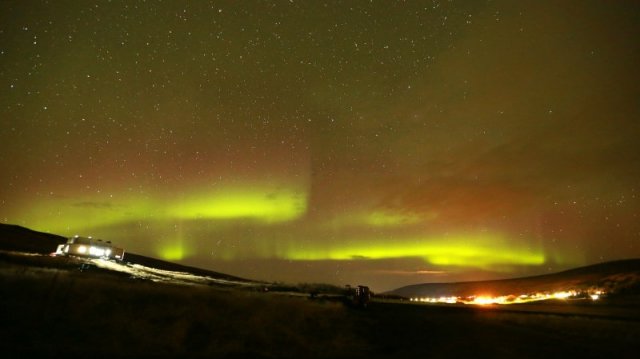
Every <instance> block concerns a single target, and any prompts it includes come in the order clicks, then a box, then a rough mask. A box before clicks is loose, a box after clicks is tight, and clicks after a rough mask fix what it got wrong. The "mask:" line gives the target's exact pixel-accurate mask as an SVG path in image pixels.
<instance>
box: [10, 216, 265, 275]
mask: <svg viewBox="0 0 640 359" xmlns="http://www.w3.org/2000/svg"><path fill="white" fill-rule="evenodd" d="M66 242H67V238H66V237H63V236H59V235H56V234H50V233H43V232H38V231H34V230H32V229H29V228H25V227H22V226H18V225H14V224H2V223H0V250H6V251H18V252H30V253H38V254H49V253H52V252H55V250H56V247H57V246H58V244H62V243H66ZM125 251H126V248H125ZM125 261H127V262H131V263H135V264H140V265H144V266H148V267H153V268H157V269H163V270H170V271H176V272H187V273H191V274H195V275H201V276H210V277H213V278H218V279H225V280H234V281H246V282H255V281H252V280H248V279H245V278H240V277H236V276H232V275H229V274H224V273H218V272H214V271H210V270H207V269H202V268H197V267H190V266H186V265H182V264H177V263H172V262H167V261H163V260H160V259H156V258H152V257H146V256H143V255H139V254H135V253H131V252H126V254H125Z"/></svg>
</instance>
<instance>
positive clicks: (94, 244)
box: [56, 235, 124, 260]
mask: <svg viewBox="0 0 640 359" xmlns="http://www.w3.org/2000/svg"><path fill="white" fill-rule="evenodd" d="M56 254H58V255H74V256H82V257H93V258H105V259H117V260H123V259H124V249H122V248H119V247H114V246H113V245H112V244H111V241H103V240H102V239H94V238H91V237H80V236H77V235H76V236H74V237H71V238H69V239H68V240H67V243H65V244H59V245H58V248H57V249H56Z"/></svg>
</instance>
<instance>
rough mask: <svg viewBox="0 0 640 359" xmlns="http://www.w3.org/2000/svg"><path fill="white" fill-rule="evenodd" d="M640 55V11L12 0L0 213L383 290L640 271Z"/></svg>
mask: <svg viewBox="0 0 640 359" xmlns="http://www.w3.org/2000/svg"><path fill="white" fill-rule="evenodd" d="M638 39H640V4H639V3H638V2H637V1H627V2H625V1H548V2H543V1H530V2H528V1H511V0H507V1H409V2H391V1H371V2H369V1H343V2H331V1H329V2H325V1H276V2H258V1H228V2H224V1H216V2H204V1H197V2H196V1H192V2H183V1H162V2H161V1H147V2H134V1H122V2H116V1H112V2H107V1H99V2H96V3H91V2H89V1H48V2H47V1H39V2H38V1H3V2H2V3H1V4H0V89H1V90H0V121H1V125H2V126H0V168H1V170H0V221H2V222H3V223H11V224H19V225H22V226H26V227H29V228H32V229H35V230H40V231H46V232H51V233H56V234H61V235H65V236H71V235H74V234H79V235H82V236H94V237H98V238H102V239H105V240H111V241H113V242H114V243H116V244H118V245H120V246H122V247H124V248H125V249H126V250H127V251H130V252H136V253H139V254H144V255H149V256H154V257H158V258H164V259H167V260H172V261H177V262H180V263H183V264H187V265H193V266H198V267H203V268H208V269H212V270H216V271H221V272H225V273H229V274H233V275H237V276H243V277H248V278H252V279H263V280H269V281H284V282H291V283H298V282H325V283H333V284H337V285H344V284H367V285H370V286H371V287H372V288H373V289H374V290H378V291H380V290H387V289H393V288H396V287H399V286H402V285H406V284H414V283H423V282H443V281H459V280H479V279H488V278H507V277H514V276H521V275H532V274H541V273H548V272H551V271H557V270H561V269H565V268H570V267H575V266H580V265H586V264H591V263H598V262H602V261H608V260H615V259H622V258H631V257H639V256H640V221H639V213H640V198H639V196H640V85H639V80H640V73H639V70H638V69H639V65H640V41H638ZM53 250H54V248H52V251H53Z"/></svg>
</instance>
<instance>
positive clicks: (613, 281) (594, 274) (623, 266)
mask: <svg viewBox="0 0 640 359" xmlns="http://www.w3.org/2000/svg"><path fill="white" fill-rule="evenodd" d="M590 288H601V289H604V290H605V291H607V292H609V293H612V292H633V293H636V294H637V293H640V259H625V260H618V261H611V262H605V263H599V264H593V265H589V266H584V267H579V268H574V269H570V270H566V271H562V272H558V273H552V274H544V275H539V276H532V277H523V278H513V279H501V280H490V281H477V282H457V283H423V284H413V285H408V286H404V287H401V288H398V289H394V290H392V291H389V292H387V293H386V294H390V295H397V296H402V297H406V298H413V297H432V298H433V297H440V296H457V297H466V296H471V295H492V296H500V295H518V294H527V293H536V292H557V291H565V290H587V289H590Z"/></svg>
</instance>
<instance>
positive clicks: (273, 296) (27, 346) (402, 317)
mask: <svg viewBox="0 0 640 359" xmlns="http://www.w3.org/2000/svg"><path fill="white" fill-rule="evenodd" d="M51 263H53V262H51V260H49V259H37V257H34V258H31V259H26V260H25V259H21V260H20V261H15V260H14V261H12V260H8V259H7V258H6V257H5V258H0V317H1V318H2V320H1V324H0V338H1V339H0V351H1V352H2V353H3V357H7V356H5V355H6V354H9V356H8V357H30V356H35V357H43V356H87V357H88V356H91V357H96V356H97V357H252V358H255V357H259V358H279V357H287V358H291V357H326V358H333V357H362V358H364V357H366V358H371V357H375V358H378V357H379V358H418V357H420V358H450V357H456V358H457V357H465V356H466V357H494V358H496V357H497V358H507V357H509V358H511V357H514V356H518V357H526V358H545V357H546V358H548V357H559V356H571V357H587V358H591V357H593V358H597V357H616V358H624V357H629V358H632V357H635V356H636V354H637V352H638V349H640V344H639V343H640V322H639V321H638V320H637V319H634V317H633V316H629V319H628V320H625V319H624V316H622V317H620V313H618V315H617V317H616V318H608V317H606V316H599V317H595V316H581V315H556V314H541V313H539V312H528V313H526V312H525V313H518V312H510V311H503V310H494V309H491V308H477V307H468V306H427V305H414V304H401V303H395V302H381V301H377V302H376V301H374V302H372V303H371V305H370V306H369V307H368V308H366V309H356V308H351V307H348V306H345V305H344V304H342V303H341V302H340V301H334V300H311V299H309V298H308V297H305V296H289V295H286V294H283V293H262V292H258V291H255V290H253V291H252V290H248V289H233V288H222V287H208V286H177V285H170V284H159V283H154V282H149V281H140V280H134V279H131V278H128V277H126V276H122V275H118V274H114V273H109V272H108V271H99V270H98V271H85V272H81V271H79V270H78V269H77V265H76V263H75V262H73V261H72V260H71V261H69V260H66V259H63V261H60V262H55V264H56V265H55V266H52V265H51ZM630 308H632V309H630V310H635V309H634V308H637V307H630ZM621 318H622V319H621Z"/></svg>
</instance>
